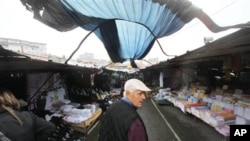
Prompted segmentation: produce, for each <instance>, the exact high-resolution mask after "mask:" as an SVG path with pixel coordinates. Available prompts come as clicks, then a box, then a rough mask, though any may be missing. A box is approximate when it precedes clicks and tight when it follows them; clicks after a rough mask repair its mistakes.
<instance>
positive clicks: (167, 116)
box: [87, 99, 225, 141]
mask: <svg viewBox="0 0 250 141" xmlns="http://www.w3.org/2000/svg"><path fill="white" fill-rule="evenodd" d="M138 112H139V114H140V115H141V117H142V118H143V121H144V122H145V125H146V128H147V132H148V137H149V141H223V140H225V138H224V136H222V135H221V134H219V133H218V132H217V131H216V130H215V129H214V128H213V127H211V126H209V125H208V124H206V123H204V122H203V121H201V120H200V119H198V118H195V117H194V116H193V115H190V114H185V113H183V112H182V111H181V110H180V109H178V108H177V107H174V106H172V105H158V104H155V102H154V101H153V100H151V99H147V100H146V101H145V103H144V105H143V108H141V109H139V110H138ZM99 129H100V127H99V123H98V122H97V124H96V126H95V127H94V128H93V129H92V130H91V131H90V132H89V134H88V137H87V140H88V141H97V140H98V132H99Z"/></svg>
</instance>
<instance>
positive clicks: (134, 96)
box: [127, 90, 146, 108]
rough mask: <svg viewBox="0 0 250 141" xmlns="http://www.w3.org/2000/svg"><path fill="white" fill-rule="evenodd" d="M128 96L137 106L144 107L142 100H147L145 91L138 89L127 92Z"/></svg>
mask: <svg viewBox="0 0 250 141" xmlns="http://www.w3.org/2000/svg"><path fill="white" fill-rule="evenodd" d="M127 98H128V99H129V100H130V101H131V102H132V104H133V105H134V106H135V107H136V108H140V107H142V102H143V101H144V100H145V98H146V97H145V92H143V91H140V90H136V91H135V92H134V93H129V92H128V93H127Z"/></svg>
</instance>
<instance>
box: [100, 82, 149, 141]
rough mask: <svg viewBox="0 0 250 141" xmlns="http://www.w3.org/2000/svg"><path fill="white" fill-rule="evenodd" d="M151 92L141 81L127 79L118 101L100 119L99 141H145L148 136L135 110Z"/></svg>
mask: <svg viewBox="0 0 250 141" xmlns="http://www.w3.org/2000/svg"><path fill="white" fill-rule="evenodd" d="M147 91H151V89H149V88H148V87H147V86H146V85H145V84H144V83H143V82H142V81H140V80H138V79H129V80H127V81H126V82H125V84H124V94H123V98H122V99H121V100H120V101H117V102H115V103H113V104H112V105H111V106H110V107H109V108H108V110H107V111H106V112H105V113H104V114H103V116H102V117H101V119H100V123H101V128H100V136H99V141H147V140H148V136H147V132H146V128H145V125H144V123H143V120H142V118H141V117H140V115H139V114H138V113H137V111H136V110H137V108H141V107H142V103H143V101H144V100H145V99H146V96H145V92H147Z"/></svg>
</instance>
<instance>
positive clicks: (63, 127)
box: [48, 117, 86, 141]
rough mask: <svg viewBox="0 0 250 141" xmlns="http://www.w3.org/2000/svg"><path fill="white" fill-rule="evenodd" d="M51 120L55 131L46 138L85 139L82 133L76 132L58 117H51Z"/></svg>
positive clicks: (61, 140) (60, 139) (56, 140)
mask: <svg viewBox="0 0 250 141" xmlns="http://www.w3.org/2000/svg"><path fill="white" fill-rule="evenodd" d="M51 122H53V123H54V124H55V125H56V131H55V133H53V134H52V136H51V137H50V138H49V139H48V140H49V141H85V140H86V137H85V135H84V134H83V133H80V132H77V131H75V130H73V129H72V128H70V127H69V125H68V124H67V123H65V121H63V119H62V118H60V117H52V119H51Z"/></svg>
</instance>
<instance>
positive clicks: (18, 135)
mask: <svg viewBox="0 0 250 141" xmlns="http://www.w3.org/2000/svg"><path fill="white" fill-rule="evenodd" d="M55 130H56V128H55V125H54V124H53V123H51V122H49V121H46V120H45V119H43V118H40V117H38V116H37V115H35V114H33V113H31V112H29V111H21V110H20V103H19V101H18V100H17V99H16V97H15V96H14V95H13V93H12V92H11V91H9V90H7V89H4V88H0V131H1V132H2V134H4V135H5V136H6V137H7V138H9V139H10V140H12V141H46V140H48V137H50V135H51V134H52V133H53V132H54V131H55Z"/></svg>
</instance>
